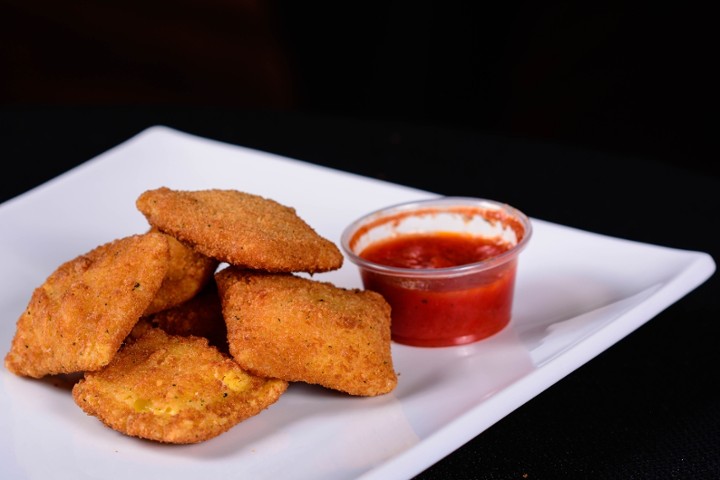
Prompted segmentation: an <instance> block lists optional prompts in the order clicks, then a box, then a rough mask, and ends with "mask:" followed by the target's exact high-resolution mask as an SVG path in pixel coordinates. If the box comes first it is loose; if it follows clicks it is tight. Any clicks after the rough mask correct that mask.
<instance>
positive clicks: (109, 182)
mask: <svg viewBox="0 0 720 480" xmlns="http://www.w3.org/2000/svg"><path fill="white" fill-rule="evenodd" d="M163 185H164V186H168V187H171V188H177V189H190V190H194V189H205V188H233V189H238V190H243V191H247V192H251V193H256V194H259V195H263V196H265V197H269V198H272V199H274V200H277V201H279V202H281V203H284V204H286V205H290V206H293V207H295V208H296V210H297V212H298V214H299V215H300V216H301V217H302V218H304V219H305V220H306V221H307V222H308V223H309V224H310V225H312V226H313V227H314V228H315V229H316V230H317V231H318V232H319V233H320V234H321V235H323V236H326V237H327V238H329V239H331V240H333V241H335V242H336V243H338V244H339V240H340V234H341V232H342V229H343V228H344V227H345V226H346V225H347V224H348V223H349V222H350V221H352V220H354V219H356V218H358V217H359V216H361V215H363V214H365V213H367V212H369V211H371V210H375V209H378V208H381V207H383V206H386V205H392V204H396V203H401V202H406V201H410V200H415V199H422V198H429V197H432V196H436V194H434V193H430V192H425V191H420V190H415V189H411V188H407V187H403V186H398V185H394V184H390V183H386V182H381V181H377V180H373V179H369V178H364V177H360V176H357V175H353V174H348V173H344V172H340V171H336V170H332V169H328V168H324V167H319V166H316V165H312V164H308V163H304V162H300V161H296V160H291V159H287V158H283V157H279V156H276V155H271V154H267V153H264V152H259V151H256V150H251V149H246V148H242V147H237V146H232V145H227V144H223V143H220V142H216V141H211V140H207V139H202V138H198V137H195V136H192V135H188V134H185V133H182V132H178V131H175V130H171V129H168V128H165V127H152V128H150V129H148V130H146V131H144V132H142V133H140V134H139V135H137V136H135V137H133V138H131V139H129V140H128V141H127V142H125V143H123V144H122V145H119V146H118V147H116V148H113V149H111V150H109V151H108V152H105V153H104V154H102V155H100V156H98V157H96V158H94V159H92V160H90V161H88V162H86V163H84V164H82V165H80V166H79V167H77V168H75V169H73V170H71V171H69V172H67V173H65V174H63V175H61V176H59V177H57V178H55V179H53V180H51V181H49V182H47V183H46V184H44V185H41V186H39V187H38V188H35V189H34V190H32V191H30V192H27V193H25V194H23V195H20V196H18V197H16V198H14V199H11V200H9V201H7V202H5V203H4V204H2V205H0V225H2V229H1V230H0V264H1V265H2V266H3V268H2V269H0V312H2V318H1V319H0V347H1V350H2V356H3V357H4V355H5V353H6V352H7V350H8V349H9V345H10V342H11V339H12V337H13V335H14V332H15V322H16V320H17V318H18V317H19V316H20V313H21V312H22V310H23V309H24V308H25V306H26V305H27V302H28V300H29V298H30V295H31V293H32V290H33V289H34V288H35V287H37V286H38V285H40V284H41V283H42V282H43V281H44V280H45V278H46V277H47V276H48V275H49V274H50V273H51V272H52V271H53V270H54V269H55V268H56V267H57V266H59V265H60V263H62V262H64V261H66V260H69V259H71V258H74V257H76V256H77V255H79V254H81V253H85V252H87V251H89V250H90V249H92V248H94V247H95V246H97V245H99V244H102V243H105V242H107V241H109V240H111V239H114V238H118V237H121V236H125V235H128V234H133V233H138V232H143V231H145V230H146V228H147V224H146V222H145V219H144V217H143V216H142V215H141V214H140V213H139V211H138V210H137V209H136V208H135V199H136V198H137V197H138V195H139V194H140V193H142V192H143V191H144V190H147V189H151V188H156V187H159V186H163ZM478 194H479V196H482V192H478ZM497 200H502V199H497ZM517 207H518V208H522V207H523V206H522V205H517ZM533 227H534V234H533V235H534V236H533V239H532V241H531V242H530V244H529V246H528V247H527V249H526V250H525V251H524V252H523V254H522V257H521V261H520V265H519V270H518V278H517V287H516V302H515V309H514V317H513V320H512V322H511V324H510V326H509V327H508V328H507V329H505V330H504V331H503V332H501V333H499V334H497V335H496V336H494V337H491V338H490V339H487V340H483V341H481V342H478V343H475V344H471V345H465V346H460V347H447V348H437V349H427V348H416V347H406V346H402V345H397V344H394V345H393V358H394V362H395V367H396V370H397V372H398V373H399V383H398V386H397V388H396V390H395V391H394V392H392V393H390V394H388V395H385V396H381V397H375V398H357V397H349V396H345V395H339V394H337V393H335V392H330V391H328V390H324V389H323V388H320V387H316V386H310V385H305V384H293V385H291V386H290V388H289V389H288V391H287V392H286V393H285V394H284V395H283V396H282V397H281V398H280V400H279V401H278V402H277V403H276V404H274V405H273V406H271V407H270V408H269V409H267V410H265V411H264V412H262V413H260V414H259V415H257V416H255V417H253V418H251V419H249V420H246V421H245V422H243V423H240V424H239V425H237V426H236V427H234V428H232V429H231V430H230V431H229V432H227V433H224V434H222V435H220V436H218V437H216V438H214V439H212V440H209V441H207V442H204V443H201V444H198V445H189V446H173V445H161V444H155V443H151V442H146V441H141V440H138V439H135V438H131V437H127V436H124V435H121V434H119V433H117V432H115V431H113V430H111V429H109V428H107V427H105V426H103V425H102V424H101V423H100V422H99V421H98V420H97V419H96V418H95V417H90V416H88V415H85V413H83V412H82V411H81V410H80V408H79V407H77V406H76V405H75V404H74V402H73V400H72V397H71V395H70V392H69V389H68V387H67V386H63V385H62V384H58V382H53V381H52V380H50V379H47V380H32V379H25V378H20V377H17V376H15V375H13V374H11V373H9V372H8V371H7V370H6V369H5V368H4V367H0V478H3V479H8V480H10V479H13V480H14V479H42V480H45V479H48V478H53V479H56V480H58V479H71V480H82V479H98V478H102V479H128V478H131V479H133V480H142V479H154V478H173V479H174V480H185V479H208V478H218V479H219V478H222V479H233V478H238V479H239V478H273V479H277V478H283V479H312V480H323V479H332V480H338V479H349V478H363V479H383V480H385V479H401V478H410V477H412V476H413V475H415V474H417V473H419V472H421V471H422V470H424V469H425V468H427V467H428V466H430V465H431V464H433V463H435V462H436V461H438V460H440V459H441V458H442V457H444V456H445V455H447V454H449V453H450V452H452V451H453V450H455V449H456V448H458V447H460V446H461V445H462V444H463V443H465V442H467V441H468V440H470V439H471V438H473V437H474V436H476V435H477V434H479V433H481V432H483V431H484V430H485V429H487V428H488V427H489V426H491V425H492V424H493V423H495V422H497V421H498V420H500V419H501V418H502V417H504V416H505V415H507V414H508V413H510V412H512V411H513V410H514V409H516V408H517V407H519V406H520V405H522V404H523V403H525V402H527V401H528V400H529V399H531V398H532V397H534V396H535V395H537V394H538V393H540V392H542V391H543V390H545V389H546V388H548V387H549V386H551V385H552V384H553V383H555V382H557V381H558V380H559V379H561V378H563V377H564V376H565V375H567V374H568V373H570V372H572V371H573V370H575V369H576V368H578V367H579V366H581V365H582V364H584V363H585V362H587V361H588V360H590V359H592V358H593V357H594V356H596V355H597V354H599V353H600V352H602V351H603V350H605V349H607V348H608V347H609V346H611V345H612V344H614V343H615V342H617V341H618V340H620V339H621V338H623V337H624V336H626V335H627V334H629V333H630V332H632V331H633V330H635V329H636V328H637V327H639V326H640V325H642V324H643V323H645V322H647V321H648V320H650V319H652V318H653V317H654V316H655V315H656V314H658V313H659V312H661V311H662V310H663V309H665V308H666V307H668V306H669V305H671V304H672V303H674V302H675V301H677V300H678V299H680V298H682V297H683V296H684V295H685V294H687V293H688V292H690V291H691V290H693V289H694V288H696V287H697V286H698V285H700V284H701V283H703V282H704V281H705V280H706V279H707V278H708V277H710V275H712V273H713V272H714V270H715V263H714V262H713V260H712V258H711V257H710V256H709V255H707V254H705V253H702V252H695V251H685V250H677V249H670V248H665V247H660V246H655V245H649V244H642V243H636V242H630V241H625V240H621V239H617V238H612V237H608V236H603V235H598V234H594V233H589V232H585V231H580V230H577V229H573V228H569V227H565V226H561V225H557V224H552V223H548V222H545V221H542V220H538V219H533ZM315 278H317V279H321V280H325V281H332V282H334V283H335V284H337V285H338V286H342V287H359V286H360V285H361V283H360V279H359V276H358V273H357V270H356V267H354V266H353V265H352V264H351V263H350V262H347V261H346V262H345V266H343V268H342V269H340V270H338V271H335V272H330V273H326V274H320V275H316V276H315Z"/></svg>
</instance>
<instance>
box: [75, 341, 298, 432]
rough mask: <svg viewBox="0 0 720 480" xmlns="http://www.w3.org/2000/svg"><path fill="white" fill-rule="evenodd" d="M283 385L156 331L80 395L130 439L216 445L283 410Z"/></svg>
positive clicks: (90, 410) (202, 345) (89, 380)
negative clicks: (275, 407) (279, 405)
mask: <svg viewBox="0 0 720 480" xmlns="http://www.w3.org/2000/svg"><path fill="white" fill-rule="evenodd" d="M287 387H288V383H287V382H285V381H283V380H277V379H268V378H261V377H258V376H255V375H252V374H249V373H247V372H246V371H245V370H243V369H242V368H240V366H239V365H238V364H237V363H236V362H235V361H233V360H232V359H231V358H229V357H227V356H225V355H223V354H221V353H220V352H219V351H218V350H217V349H216V348H214V347H212V346H209V345H208V343H207V340H206V339H204V338H200V337H193V336H189V337H181V336H174V335H169V334H167V333H165V332H163V331H162V330H161V329H159V328H149V329H147V330H146V331H145V333H144V334H142V336H140V337H139V338H137V339H136V340H134V341H129V342H128V343H127V344H126V345H125V346H124V347H123V348H122V349H121V350H120V351H119V352H118V353H117V355H116V356H115V358H113V360H112V362H110V364H109V365H107V366H106V367H105V368H103V369H101V370H98V371H96V372H88V373H86V374H85V377H84V378H83V379H81V380H80V381H79V382H78V383H76V384H75V386H74V387H73V390H72V395H73V399H74V400H75V403H76V404H77V405H78V406H80V408H82V410H83V411H85V413H87V414H88V415H92V416H95V417H97V418H98V419H99V420H100V421H102V422H103V423H104V424H105V425H107V426H108V427H110V428H112V429H114V430H116V431H118V432H121V433H123V434H125V435H129V436H133V437H139V438H144V439H148V440H154V441H157V442H163V443H174V444H190V443H198V442H203V441H206V440H209V439H211V438H213V437H215V436H217V435H219V434H221V433H223V432H226V431H228V430H229V429H230V428H232V427H234V426H235V425H237V424H238V423H240V422H242V421H243V420H245V419H247V418H250V417H252V416H254V415H257V414H258V413H260V412H261V411H263V410H265V409H266V408H268V407H269V406H270V405H272V404H273V403H275V402H276V401H277V400H278V399H279V398H280V396H281V395H282V394H283V393H284V392H285V390H286V389H287Z"/></svg>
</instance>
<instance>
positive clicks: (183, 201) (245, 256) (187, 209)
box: [135, 187, 343, 273]
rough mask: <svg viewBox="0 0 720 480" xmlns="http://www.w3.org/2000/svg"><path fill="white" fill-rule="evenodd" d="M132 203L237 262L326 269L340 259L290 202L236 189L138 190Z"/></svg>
mask: <svg viewBox="0 0 720 480" xmlns="http://www.w3.org/2000/svg"><path fill="white" fill-rule="evenodd" d="M135 203H136V206H137V208H138V210H140V212H141V213H142V214H143V215H145V217H146V219H147V220H148V222H149V223H150V225H151V226H153V227H155V228H157V229H159V230H160V231H162V232H164V233H167V234H168V235H172V236H174V237H175V238H177V239H178V240H180V241H182V242H184V243H187V244H189V245H190V246H192V247H193V248H194V249H195V250H197V251H199V252H201V253H203V254H205V255H207V256H210V257H213V258H216V259H218V260H220V261H221V262H226V263H229V264H232V265H236V266H243V267H246V268H251V269H258V270H265V271H270V272H307V273H315V272H325V271H330V270H336V269H338V268H340V267H341V266H342V264H343V256H342V253H341V252H340V250H339V249H338V247H337V246H336V245H335V244H334V243H333V242H331V241H330V240H328V239H326V238H324V237H322V236H320V235H319V234H318V233H317V232H316V231H315V230H314V229H313V228H312V227H310V226H309V225H308V224H307V223H306V222H305V221H304V220H303V219H302V218H300V217H299V216H298V214H297V212H296V210H295V209H294V208H291V207H287V206H285V205H282V204H280V203H278V202H276V201H275V200H271V199H268V198H264V197H261V196H258V195H253V194H250V193H245V192H240V191H237V190H220V189H211V190H195V191H183V190H172V189H169V188H167V187H161V188H157V189H154V190H147V191H145V192H143V193H142V194H141V195H140V196H139V197H138V198H137V200H136V202H135Z"/></svg>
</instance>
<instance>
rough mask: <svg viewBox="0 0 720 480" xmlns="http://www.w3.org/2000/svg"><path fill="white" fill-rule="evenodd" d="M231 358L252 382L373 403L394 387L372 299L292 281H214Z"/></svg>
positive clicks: (229, 276) (385, 333) (252, 276)
mask: <svg viewBox="0 0 720 480" xmlns="http://www.w3.org/2000/svg"><path fill="white" fill-rule="evenodd" d="M215 280H216V283H217V285H218V291H219V292H220V299H221V301H222V309H223V316H224V317H225V323H226V325H227V330H228V343H229V347H230V353H231V354H232V356H233V358H235V360H236V361H237V362H238V363H239V364H240V365H241V366H242V367H243V368H245V369H246V370H248V371H250V372H253V373H255V374H256V375H261V376H267V377H272V378H281V379H283V380H288V381H302V382H306V383H312V384H318V385H322V386H324V387H327V388H331V389H334V390H340V391H343V392H346V393H349V394H351V395H362V396H374V395H381V394H385V393H388V392H390V391H392V390H393V389H394V388H395V386H396V385H397V375H396V373H395V371H394V370H393V361H392V355H391V342H390V306H389V304H388V303H387V302H386V301H385V299H384V298H383V297H382V296H381V295H380V294H378V293H375V292H372V291H369V290H359V289H343V288H339V287H337V286H335V285H333V284H331V283H329V282H319V281H315V280H311V279H307V278H303V277H299V276H296V275H293V274H272V273H263V272H253V271H249V270H242V269H238V268H236V267H232V266H230V267H227V268H225V269H223V270H220V271H219V272H217V273H216V274H215Z"/></svg>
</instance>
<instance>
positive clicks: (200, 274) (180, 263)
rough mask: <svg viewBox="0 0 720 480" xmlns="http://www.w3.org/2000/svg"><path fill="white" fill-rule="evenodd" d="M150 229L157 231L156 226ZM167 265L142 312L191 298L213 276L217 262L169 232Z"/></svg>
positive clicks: (167, 306)
mask: <svg viewBox="0 0 720 480" xmlns="http://www.w3.org/2000/svg"><path fill="white" fill-rule="evenodd" d="M151 231H155V232H159V231H158V230H157V229H154V228H153V229H151ZM167 238H168V244H169V246H170V267H169V268H168V272H167V275H165V279H164V280H163V283H162V285H161V286H160V290H159V291H158V293H157V295H155V298H153V300H152V302H150V306H148V308H147V310H145V315H150V314H152V313H156V312H159V311H161V310H165V309H167V308H171V307H174V306H176V305H179V304H181V303H183V302H184V301H186V300H189V299H191V298H192V297H194V296H195V295H196V294H197V293H198V292H199V291H200V290H202V289H203V287H205V285H207V284H208V282H209V281H210V280H212V278H213V274H214V273H215V270H216V269H217V267H218V265H219V263H220V262H218V261H217V260H216V259H214V258H212V257H208V256H207V255H203V254H202V253H200V252H198V251H195V250H193V249H192V248H190V247H189V246H187V245H184V244H183V243H182V242H180V241H179V240H177V239H176V238H175V237H172V236H170V235H168V236H167Z"/></svg>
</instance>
